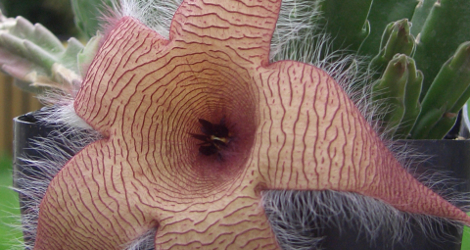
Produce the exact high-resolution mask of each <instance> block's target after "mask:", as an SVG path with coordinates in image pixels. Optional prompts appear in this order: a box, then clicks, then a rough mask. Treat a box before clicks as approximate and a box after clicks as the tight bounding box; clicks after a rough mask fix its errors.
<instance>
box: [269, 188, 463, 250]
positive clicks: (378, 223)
mask: <svg viewBox="0 0 470 250" xmlns="http://www.w3.org/2000/svg"><path fill="white" fill-rule="evenodd" d="M263 202H264V207H265V210H266V214H267V216H268V218H269V221H270V223H271V228H272V230H273V232H274V233H275V235H276V237H277V240H278V242H279V244H280V245H281V247H282V249H284V250H291V249H296V250H307V249H309V250H312V249H322V246H321V243H322V241H323V240H326V239H325V238H324V237H323V236H322V233H323V231H324V230H325V228H326V227H334V228H337V229H338V230H339V234H340V235H341V234H343V233H345V232H344V231H342V228H343V227H345V228H353V229H354V231H355V232H358V234H359V235H358V237H359V236H361V235H362V236H364V237H365V238H366V239H367V240H368V242H367V244H365V245H369V246H371V247H374V248H376V249H382V248H380V247H384V246H377V245H376V242H375V241H376V240H382V242H383V243H385V244H386V245H387V246H385V248H383V249H391V245H393V244H395V243H396V242H398V241H402V242H403V241H404V242H407V241H408V240H410V238H411V236H412V235H411V228H412V225H411V224H410V221H415V222H416V224H417V227H418V228H420V229H421V230H423V232H425V234H426V235H427V236H429V237H430V238H434V236H433V234H437V233H441V232H442V228H441V227H442V226H441V225H442V222H449V221H448V220H446V219H441V218H435V217H432V216H427V215H415V214H408V213H403V212H400V211H398V210H397V209H395V208H394V207H392V206H390V205H388V204H386V203H383V202H381V201H379V200H376V199H374V198H371V197H367V196H363V195H360V194H355V193H348V192H337V191H332V190H324V191H278V190H271V191H265V192H263ZM431 225H432V226H431ZM436 225H437V226H436ZM315 235H316V236H317V238H315V237H313V236H315ZM449 238H450V239H452V237H451V236H449ZM384 239H385V241H383V240H384ZM454 240H457V239H454Z"/></svg>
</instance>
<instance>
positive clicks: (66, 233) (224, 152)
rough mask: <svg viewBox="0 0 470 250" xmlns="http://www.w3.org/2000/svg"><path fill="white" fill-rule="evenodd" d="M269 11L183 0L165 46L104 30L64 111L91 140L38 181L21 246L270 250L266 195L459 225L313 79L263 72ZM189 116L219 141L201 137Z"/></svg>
mask: <svg viewBox="0 0 470 250" xmlns="http://www.w3.org/2000/svg"><path fill="white" fill-rule="evenodd" d="M280 3H281V1H280V0H271V1H269V0H257V1H254V0H226V1H221V0H185V1H184V3H183V4H182V5H181V6H180V8H179V9H178V11H177V12H176V13H175V15H174V18H173V22H172V25H171V29H170V38H169V40H166V39H164V38H163V37H161V36H160V35H159V34H157V33H156V32H154V31H153V30H151V29H149V28H148V27H146V26H145V25H143V24H142V23H140V22H139V21H138V20H136V19H134V18H131V17H123V18H121V19H120V20H119V21H117V22H116V23H115V24H114V26H113V27H112V29H111V31H110V32H109V34H108V36H107V37H106V39H105V41H104V42H103V44H102V46H101V48H100V50H99V52H98V54H97V56H96V57H95V59H94V61H93V63H92V65H91V66H90V69H89V71H88V73H87V75H86V78H85V80H84V82H83V84H82V88H81V90H80V92H79V93H78V96H77V98H76V100H75V110H76V112H77V114H78V115H79V116H80V117H82V118H83V119H84V120H85V121H86V122H87V123H88V124H90V125H91V126H92V127H93V128H94V129H96V130H97V131H99V132H100V133H101V134H102V135H103V136H104V139H102V140H99V141H97V142H95V143H92V144H91V145H89V146H87V147H86V148H84V149H83V150H82V151H81V152H79V153H78V154H77V155H76V156H74V157H73V158H72V159H71V160H70V161H69V162H68V163H67V164H66V165H65V166H64V168H63V169H62V170H61V171H60V172H59V173H58V174H57V176H55V178H54V179H53V181H52V182H51V184H50V186H49V188H48V191H47V194H46V196H45V198H44V199H43V201H42V203H41V206H40V215H39V224H38V234H37V240H36V244H35V249H118V248H120V247H122V246H123V244H126V243H128V242H129V241H132V240H134V239H136V238H138V237H139V236H140V235H142V234H144V233H145V232H147V231H148V230H149V229H151V228H155V227H158V230H157V233H156V236H155V246H156V248H157V249H197V248H199V249H216V248H217V249H240V248H245V249H278V248H279V246H278V243H277V242H276V240H275V238H274V235H273V232H272V231H271V228H270V225H269V223H268V221H267V218H266V215H265V212H264V210H263V206H262V204H261V196H260V192H261V191H263V190H268V189H288V190H289V189H290V190H326V189H330V190H337V191H348V192H355V193H359V194H362V195H365V196H370V197H373V198H376V199H379V200H382V201H383V202H386V203H388V204H390V205H392V206H394V207H396V208H397V209H399V210H401V211H405V212H411V213H423V214H428V215H433V216H439V217H446V218H449V219H452V220H458V221H462V222H464V223H466V224H470V219H469V218H468V217H467V216H466V215H465V213H464V212H462V211H461V210H459V209H458V208H456V207H454V206H452V205H451V204H449V203H448V202H447V201H445V200H443V199H442V198H441V197H440V196H438V195H437V194H435V193H433V192H432V191H431V190H429V189H428V188H426V187H425V186H423V185H421V184H420V183H419V182H418V181H417V180H415V179H414V178H413V177H412V176H411V175H410V174H408V173H407V172H406V171H405V170H404V169H403V168H402V166H401V165H400V164H399V162H398V161H397V160H396V159H395V158H394V157H393V155H392V154H391V153H390V151H389V150H388V149H387V148H386V147H385V146H384V144H383V143H382V142H381V140H380V139H379V137H378V136H377V135H376V133H375V132H374V131H373V129H372V128H371V127H370V126H369V124H367V122H366V120H365V119H364V118H363V117H362V116H361V114H360V112H359V111H358V109H357V108H356V107H355V106H354V104H353V102H352V101H351V100H350V99H349V98H348V96H347V95H346V94H345V92H344V91H343V89H341V87H340V86H339V85H338V84H337V83H336V82H335V81H334V80H333V79H332V78H331V77H330V76H328V75H327V74H326V73H325V72H324V71H322V70H320V69H318V68H316V67H314V66H311V65H307V64H302V63H298V62H294V61H281V62H276V63H272V64H271V63H270V62H269V60H268V54H269V47H270V41H271V36H272V33H273V30H274V27H275V24H276V21H277V17H278V12H279V8H280ZM200 119H202V120H206V121H208V122H210V123H212V124H215V125H217V124H221V125H220V126H223V127H225V128H226V129H227V130H228V131H229V133H228V135H224V136H223V138H217V136H215V135H211V133H210V131H209V132H208V133H206V134H207V135H204V133H201V127H204V126H203V124H204V123H205V122H204V121H201V120H200ZM221 121H222V123H221ZM205 124H206V125H207V123H205ZM203 130H207V128H205V129H203ZM203 132H204V131H203ZM205 132H207V131H205ZM195 134H199V135H200V136H208V137H210V139H208V140H209V142H201V138H200V137H199V139H198V138H197V136H194V135H195ZM201 134H202V135H201ZM211 136H212V137H211ZM219 137H220V136H219ZM217 140H218V142H217V143H215V142H214V141H217ZM201 143H202V144H203V145H202V146H201ZM204 145H205V146H206V147H211V149H210V150H213V151H216V152H214V153H208V152H207V150H208V149H207V148H206V149H205V151H204V150H202V151H201V150H200V148H201V147H204ZM210 150H209V151H210ZM204 152H205V153H204Z"/></svg>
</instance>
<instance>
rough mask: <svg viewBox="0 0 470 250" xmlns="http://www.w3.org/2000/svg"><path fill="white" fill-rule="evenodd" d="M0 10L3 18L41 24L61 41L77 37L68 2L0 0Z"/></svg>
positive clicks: (54, 0)
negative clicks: (22, 19) (13, 18)
mask: <svg viewBox="0 0 470 250" xmlns="http://www.w3.org/2000/svg"><path fill="white" fill-rule="evenodd" d="M0 8H1V10H2V12H3V14H4V15H5V16H8V17H16V16H22V17H24V18H26V19H28V20H29V21H31V23H41V24H42V25H44V26H45V27H46V28H48V29H49V30H50V31H52V33H54V34H55V35H57V36H58V37H59V38H60V39H61V40H67V39H68V38H69V37H71V36H75V37H76V36H78V35H79V34H78V29H77V28H76V27H75V23H74V15H73V13H72V7H71V4H70V0H21V1H19V0H0Z"/></svg>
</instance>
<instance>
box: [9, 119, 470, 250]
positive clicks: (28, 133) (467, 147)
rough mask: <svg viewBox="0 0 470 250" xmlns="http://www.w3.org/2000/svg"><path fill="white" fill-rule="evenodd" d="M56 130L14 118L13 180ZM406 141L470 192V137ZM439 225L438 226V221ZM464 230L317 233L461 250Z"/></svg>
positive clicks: (351, 243)
mask: <svg viewBox="0 0 470 250" xmlns="http://www.w3.org/2000/svg"><path fill="white" fill-rule="evenodd" d="M55 129H56V127H54V126H52V127H49V126H44V125H42V124H40V123H38V122H37V119H36V118H35V117H34V113H30V114H26V115H24V116H20V117H17V118H15V119H14V180H18V176H19V175H20V174H22V175H26V176H34V175H37V174H38V171H37V169H35V168H34V166H30V165H28V164H26V163H25V162H24V161H23V160H22V159H21V157H23V156H25V155H27V156H28V157H29V158H31V157H33V158H38V159H39V158H41V157H43V156H42V155H41V154H40V153H38V152H37V151H36V150H34V149H33V147H32V146H33V145H32V139H36V140H37V139H38V138H41V137H43V138H47V137H48V136H49V134H50V133H51V132H53V131H54V130H55ZM404 142H406V143H409V144H411V145H412V147H414V148H416V149H417V151H418V152H421V153H423V154H425V155H429V156H434V157H432V158H431V159H429V160H428V161H426V162H425V163H423V164H422V165H421V166H420V167H419V168H418V171H425V170H426V169H428V168H430V169H433V170H444V171H446V173H447V174H448V175H450V176H451V177H453V178H455V179H456V180H457V181H458V182H460V184H459V185H457V186H456V191H458V192H470V140H410V141H404ZM61 145H63V144H60V143H58V146H60V147H63V146H61ZM39 173H40V172H39ZM14 185H15V186H16V187H18V188H22V186H21V185H22V184H21V182H17V181H14ZM27 204H28V200H27V198H26V197H22V196H21V195H20V205H21V207H22V209H21V213H22V214H23V215H24V214H27V213H29V208H28V207H27V206H26V205H27ZM463 205H465V204H463ZM436 227H438V225H437V224H436ZM340 231H341V232H340ZM461 231H462V227H455V226H452V225H448V224H445V225H444V230H443V231H442V232H444V233H442V232H441V235H440V236H438V238H440V239H441V241H432V240H429V238H428V237H427V236H426V235H424V234H423V233H422V231H421V230H419V229H416V230H415V232H414V235H413V237H412V239H411V240H410V241H409V242H405V243H403V242H400V243H397V244H395V245H393V246H391V245H389V241H387V240H384V239H386V238H387V237H388V236H387V235H383V236H382V239H380V238H379V239H378V240H377V241H375V242H374V244H373V245H371V243H370V242H369V241H367V240H366V239H365V238H364V236H362V235H360V234H358V233H357V232H356V228H355V227H353V226H345V227H343V228H341V230H339V229H338V228H326V229H325V230H324V231H323V232H322V234H321V235H317V236H326V238H325V239H324V241H323V244H322V247H323V248H324V249H327V250H328V249H331V250H332V249H341V250H343V249H355V250H377V249H394V250H441V249H445V250H460V241H459V239H461V238H462V235H461ZM446 234H448V235H450V236H448V235H446ZM24 239H25V242H28V241H31V240H32V239H31V237H30V236H29V235H28V234H27V233H25V235H24ZM456 239H457V240H456Z"/></svg>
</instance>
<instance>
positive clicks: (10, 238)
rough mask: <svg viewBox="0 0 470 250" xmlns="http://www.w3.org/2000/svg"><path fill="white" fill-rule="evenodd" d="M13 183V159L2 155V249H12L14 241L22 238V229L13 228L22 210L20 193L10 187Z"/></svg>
mask: <svg viewBox="0 0 470 250" xmlns="http://www.w3.org/2000/svg"><path fill="white" fill-rule="evenodd" d="M11 185H12V175H11V159H10V158H9V157H7V156H5V155H0V201H1V203H0V235H2V237H0V249H10V247H9V246H11V244H12V243H15V241H17V240H20V239H22V232H21V231H20V230H12V227H11V225H16V224H18V218H19V215H20V210H19V208H18V194H17V193H16V192H14V191H13V190H11V189H9V188H8V187H10V186H11Z"/></svg>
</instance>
